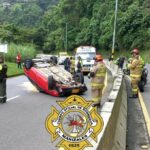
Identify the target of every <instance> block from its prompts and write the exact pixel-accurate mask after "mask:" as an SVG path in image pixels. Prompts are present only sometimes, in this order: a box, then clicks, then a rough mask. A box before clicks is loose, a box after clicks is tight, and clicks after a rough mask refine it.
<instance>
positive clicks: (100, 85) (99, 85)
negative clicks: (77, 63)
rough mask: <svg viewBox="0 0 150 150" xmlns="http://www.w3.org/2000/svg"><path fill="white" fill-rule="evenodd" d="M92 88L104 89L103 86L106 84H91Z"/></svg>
mask: <svg viewBox="0 0 150 150" xmlns="http://www.w3.org/2000/svg"><path fill="white" fill-rule="evenodd" d="M91 86H93V87H103V86H104V84H99V83H91Z"/></svg>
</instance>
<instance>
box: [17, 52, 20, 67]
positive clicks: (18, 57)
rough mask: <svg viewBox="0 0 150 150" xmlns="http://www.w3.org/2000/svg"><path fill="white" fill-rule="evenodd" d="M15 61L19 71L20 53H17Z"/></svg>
mask: <svg viewBox="0 0 150 150" xmlns="http://www.w3.org/2000/svg"><path fill="white" fill-rule="evenodd" d="M16 61H17V65H18V68H20V69H21V54H20V53H18V55H17V57H16Z"/></svg>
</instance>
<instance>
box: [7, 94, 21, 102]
mask: <svg viewBox="0 0 150 150" xmlns="http://www.w3.org/2000/svg"><path fill="white" fill-rule="evenodd" d="M18 97H20V95H17V96H14V97H11V98H8V99H7V101H11V100H13V99H16V98H18Z"/></svg>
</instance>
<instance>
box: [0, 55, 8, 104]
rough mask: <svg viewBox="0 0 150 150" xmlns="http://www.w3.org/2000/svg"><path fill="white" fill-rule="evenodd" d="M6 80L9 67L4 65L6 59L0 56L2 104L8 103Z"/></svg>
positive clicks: (0, 97) (0, 95)
mask: <svg viewBox="0 0 150 150" xmlns="http://www.w3.org/2000/svg"><path fill="white" fill-rule="evenodd" d="M6 78H7V65H6V64H4V59H3V57H2V56H0V103H6V99H7V97H6Z"/></svg>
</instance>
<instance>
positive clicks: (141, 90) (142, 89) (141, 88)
mask: <svg viewBox="0 0 150 150" xmlns="http://www.w3.org/2000/svg"><path fill="white" fill-rule="evenodd" d="M138 87H139V89H140V92H144V82H143V81H142V80H141V81H140V82H139V83H138Z"/></svg>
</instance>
